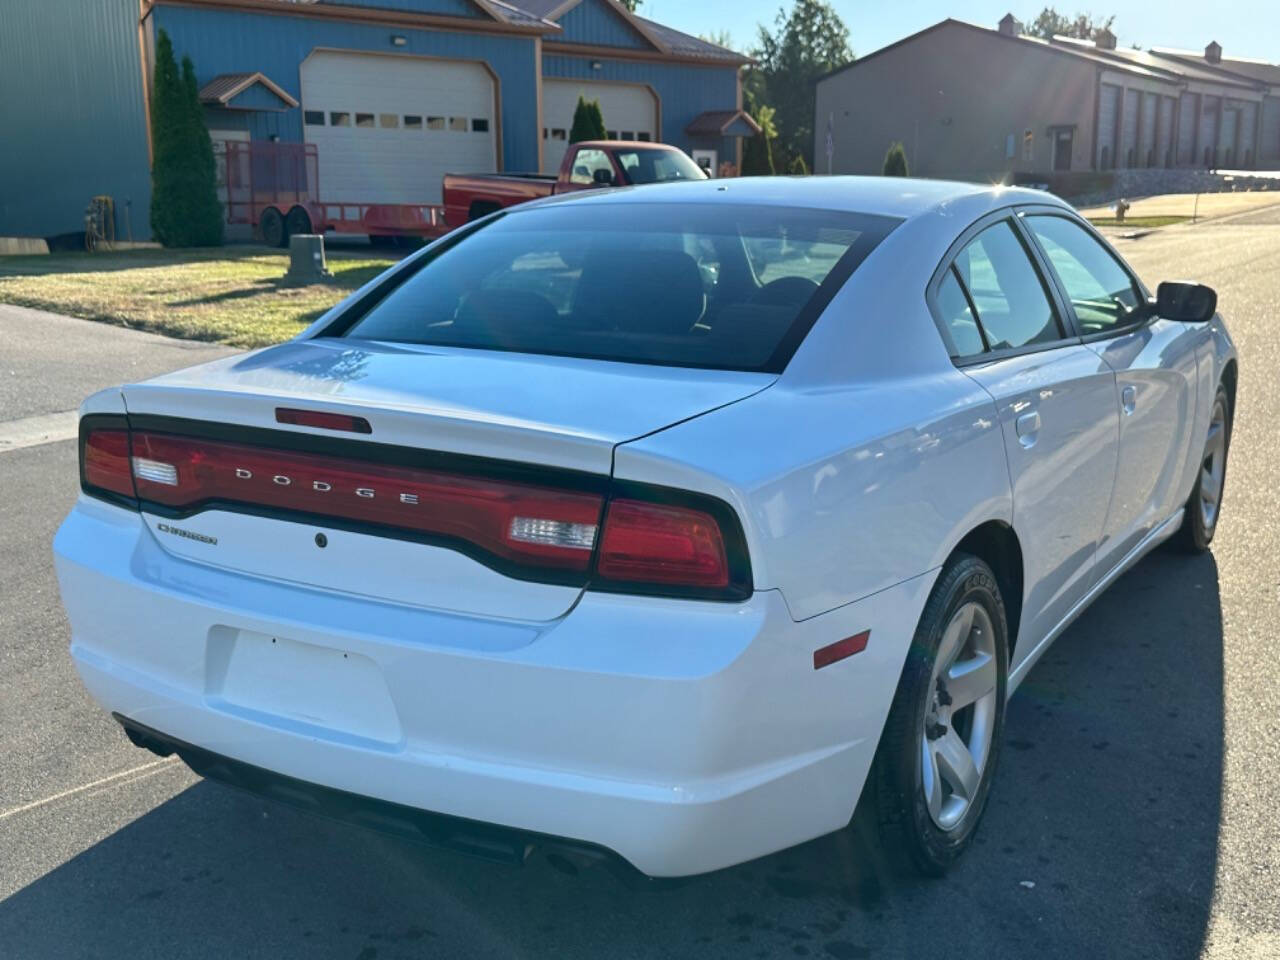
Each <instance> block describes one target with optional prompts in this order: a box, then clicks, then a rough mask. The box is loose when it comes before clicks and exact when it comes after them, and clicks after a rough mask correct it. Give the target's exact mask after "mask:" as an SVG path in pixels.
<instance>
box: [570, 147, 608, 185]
mask: <svg viewBox="0 0 1280 960" xmlns="http://www.w3.org/2000/svg"><path fill="white" fill-rule="evenodd" d="M605 176H607V177H608V180H606V181H605V182H606V183H612V182H613V164H611V163H610V162H609V155H608V154H606V153H605V152H604V151H603V150H579V151H578V155H577V156H576V157H574V158H573V173H572V175H571V176H570V177H569V182H570V183H581V184H597V183H600V182H601V180H602V179H603V178H604V177H605Z"/></svg>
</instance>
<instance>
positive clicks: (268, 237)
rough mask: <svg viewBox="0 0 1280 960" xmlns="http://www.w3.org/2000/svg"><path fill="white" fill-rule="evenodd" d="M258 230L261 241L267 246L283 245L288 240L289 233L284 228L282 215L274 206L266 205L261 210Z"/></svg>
mask: <svg viewBox="0 0 1280 960" xmlns="http://www.w3.org/2000/svg"><path fill="white" fill-rule="evenodd" d="M258 230H259V231H260V232H261V233H262V242H263V243H265V244H266V245H267V246H268V247H283V246H284V245H285V244H286V243H288V242H289V233H288V231H287V230H286V229H285V225H284V217H282V216H281V215H280V211H279V210H277V209H276V208H275V207H267V209H265V210H263V211H262V219H261V220H259V221H258Z"/></svg>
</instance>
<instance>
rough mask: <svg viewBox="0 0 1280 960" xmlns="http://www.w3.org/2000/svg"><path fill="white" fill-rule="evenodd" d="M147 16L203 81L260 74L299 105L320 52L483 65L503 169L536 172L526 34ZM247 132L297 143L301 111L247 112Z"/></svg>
mask: <svg viewBox="0 0 1280 960" xmlns="http://www.w3.org/2000/svg"><path fill="white" fill-rule="evenodd" d="M152 16H154V17H155V18H156V27H157V29H160V28H163V29H164V30H166V31H168V33H169V36H170V37H172V38H173V46H174V50H175V52H176V53H177V54H178V56H179V57H181V56H182V55H183V54H189V55H190V56H191V59H192V60H193V61H194V62H195V66H196V74H197V77H198V78H199V81H200V82H201V83H202V84H203V83H207V82H208V81H209V80H211V79H212V78H213V77H215V76H217V75H218V74H220V73H236V72H240V71H254V70H261V71H262V72H263V73H265V74H266V75H267V76H269V77H270V78H271V79H272V80H273V81H275V82H276V83H278V84H279V85H280V86H281V87H282V88H283V89H285V90H287V91H288V92H289V93H290V94H291V95H292V96H293V97H295V98H296V99H298V100H301V99H302V89H301V81H300V78H299V77H300V74H299V70H300V68H301V65H302V61H303V60H305V59H306V58H307V56H308V55H309V54H310V53H311V52H312V51H313V50H315V49H317V48H326V49H333V50H351V51H353V52H372V53H391V54H396V55H401V56H403V55H416V56H430V57H442V58H445V59H453V60H479V61H483V62H484V63H487V64H488V65H489V66H490V67H491V68H492V69H493V71H494V72H495V73H496V74H497V75H498V78H499V80H500V81H501V88H500V97H501V100H502V158H503V166H504V169H507V170H536V169H538V150H539V148H540V145H541V140H540V131H538V129H537V124H538V94H537V84H536V83H535V71H536V69H537V66H536V61H535V59H534V41H533V38H531V37H523V36H514V35H510V34H485V33H462V32H454V31H438V30H408V29H404V28H401V27H396V28H395V29H394V30H393V29H391V28H389V27H386V26H379V25H375V24H363V23H344V22H337V21H333V22H331V21H327V20H310V19H306V18H302V17H290V16H279V15H270V14H260V13H247V12H243V11H233V10H208V9H196V8H189V7H169V6H160V7H156V8H155V12H154V13H153V14H152ZM392 33H395V34H397V35H399V36H403V37H404V38H405V40H406V43H405V45H404V46H402V47H393V46H391V42H390V36H391V34H392ZM249 130H250V132H251V133H252V135H253V137H254V139H263V138H266V137H268V136H270V135H272V134H274V135H276V136H278V137H279V138H280V139H281V140H285V141H291V142H297V143H301V142H302V110H301V109H300V108H299V109H293V110H287V111H285V112H283V113H254V114H250V119H249Z"/></svg>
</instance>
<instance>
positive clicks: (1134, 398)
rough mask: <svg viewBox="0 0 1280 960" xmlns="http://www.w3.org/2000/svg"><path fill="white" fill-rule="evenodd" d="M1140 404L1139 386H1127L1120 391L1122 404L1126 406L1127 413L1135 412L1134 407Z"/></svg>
mask: <svg viewBox="0 0 1280 960" xmlns="http://www.w3.org/2000/svg"><path fill="white" fill-rule="evenodd" d="M1137 405H1138V388H1137V387H1125V388H1124V389H1123V390H1121V391H1120V406H1122V407H1123V408H1124V412H1125V413H1133V410H1134V408H1135V407H1136V406H1137Z"/></svg>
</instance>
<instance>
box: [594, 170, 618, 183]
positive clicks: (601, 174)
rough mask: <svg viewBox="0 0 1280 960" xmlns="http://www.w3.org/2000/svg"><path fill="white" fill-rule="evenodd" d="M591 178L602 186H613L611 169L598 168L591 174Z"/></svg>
mask: <svg viewBox="0 0 1280 960" xmlns="http://www.w3.org/2000/svg"><path fill="white" fill-rule="evenodd" d="M591 179H592V180H594V181H595V182H596V183H597V184H599V185H600V186H602V187H611V186H613V171H612V170H605V169H603V168H602V169H598V170H596V171H595V172H594V173H592V174H591Z"/></svg>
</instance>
